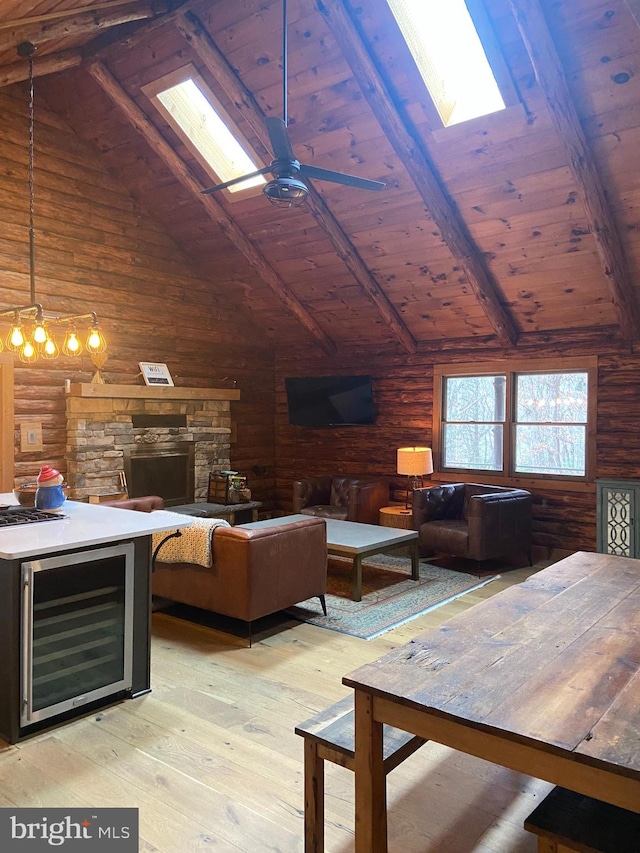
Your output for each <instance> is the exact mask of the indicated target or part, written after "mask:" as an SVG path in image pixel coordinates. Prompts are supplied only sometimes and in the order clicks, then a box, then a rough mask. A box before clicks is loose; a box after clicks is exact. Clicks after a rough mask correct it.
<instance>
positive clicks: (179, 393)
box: [67, 382, 240, 400]
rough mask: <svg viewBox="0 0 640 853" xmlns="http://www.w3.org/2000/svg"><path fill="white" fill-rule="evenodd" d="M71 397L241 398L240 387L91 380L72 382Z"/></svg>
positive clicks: (130, 398)
mask: <svg viewBox="0 0 640 853" xmlns="http://www.w3.org/2000/svg"><path fill="white" fill-rule="evenodd" d="M67 394H68V396H70V397H96V398H97V397H100V398H103V399H105V398H106V399H114V398H117V399H126V400H239V399H240V389H239V388H175V387H173V386H165V387H162V388H152V387H149V386H146V385H145V386H141V385H101V384H98V383H91V382H72V383H71V387H70V389H69V391H68V392H67Z"/></svg>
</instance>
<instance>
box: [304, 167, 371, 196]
mask: <svg viewBox="0 0 640 853" xmlns="http://www.w3.org/2000/svg"><path fill="white" fill-rule="evenodd" d="M300 176H301V177H303V178H315V179H316V180H318V181H331V182H333V183H334V184H346V186H348V187H358V188H359V189H361V190H381V189H383V188H384V187H385V186H386V184H383V183H382V181H371V180H369V179H368V178H358V177H357V176H356V175H345V174H344V173H343V172H332V171H331V170H330V169H321V168H320V167H319V166H305V165H301V166H300Z"/></svg>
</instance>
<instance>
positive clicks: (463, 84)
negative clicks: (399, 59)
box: [387, 0, 516, 127]
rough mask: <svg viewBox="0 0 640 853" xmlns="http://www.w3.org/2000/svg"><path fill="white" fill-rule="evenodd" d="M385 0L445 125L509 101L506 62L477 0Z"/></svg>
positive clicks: (510, 91)
mask: <svg viewBox="0 0 640 853" xmlns="http://www.w3.org/2000/svg"><path fill="white" fill-rule="evenodd" d="M387 2H388V4H389V8H390V9H391V11H392V12H393V15H394V17H395V19H396V21H397V23H398V26H399V27H400V31H401V32H402V35H403V36H404V39H405V41H406V43H407V47H408V48H409V50H410V51H411V54H412V56H413V58H414V60H415V62H416V65H417V66H418V70H419V72H420V74H421V76H422V79H423V80H424V82H425V85H426V87H427V89H428V90H429V94H430V95H431V98H432V100H433V102H434V104H435V107H436V109H437V111H438V114H439V116H440V119H441V121H442V124H443V125H444V126H445V127H449V126H451V125H454V124H459V123H460V122H463V121H467V120H468V119H471V118H476V117H477V116H482V115H487V114H488V113H493V112H497V111H498V110H503V109H505V107H506V106H507V102H509V103H512V102H515V100H516V98H515V97H514V94H515V93H514V92H513V87H512V85H511V84H509V82H508V73H507V71H506V66H505V65H504V61H503V60H501V58H500V56H499V51H498V50H497V46H496V44H495V37H494V36H493V35H492V33H491V32H490V29H489V27H488V22H487V20H486V14H482V8H481V6H480V5H479V3H478V1H477V0H467V2H465V0H387ZM469 6H471V8H472V9H473V11H474V17H473V18H472V16H471V14H470V10H469V8H468V7H469ZM480 23H482V40H481V38H480V34H479V30H480V27H479V26H478V25H479V24H480ZM489 47H491V48H493V49H492V50H490V51H489V50H488V48H489ZM488 53H490V59H491V62H490V59H489V57H488V55H487V54H488ZM498 78H499V79H498Z"/></svg>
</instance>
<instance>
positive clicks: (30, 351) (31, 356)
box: [20, 338, 38, 364]
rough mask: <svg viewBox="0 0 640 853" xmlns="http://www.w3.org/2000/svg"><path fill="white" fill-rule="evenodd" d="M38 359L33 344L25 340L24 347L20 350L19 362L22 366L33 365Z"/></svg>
mask: <svg viewBox="0 0 640 853" xmlns="http://www.w3.org/2000/svg"><path fill="white" fill-rule="evenodd" d="M37 358H38V350H37V349H36V348H35V346H34V345H33V343H32V342H31V341H30V340H29V339H28V338H27V340H26V341H25V342H24V346H23V347H22V349H21V350H20V361H22V362H23V363H24V364H33V362H34V361H36V360H37Z"/></svg>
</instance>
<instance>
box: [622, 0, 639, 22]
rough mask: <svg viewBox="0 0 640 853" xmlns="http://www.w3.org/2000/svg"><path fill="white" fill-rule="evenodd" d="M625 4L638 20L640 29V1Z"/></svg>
mask: <svg viewBox="0 0 640 853" xmlns="http://www.w3.org/2000/svg"><path fill="white" fill-rule="evenodd" d="M625 2H626V4H627V6H628V7H629V11H630V12H631V14H632V15H633V17H634V18H635V19H636V23H637V24H638V26H639V27H640V0H625Z"/></svg>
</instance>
